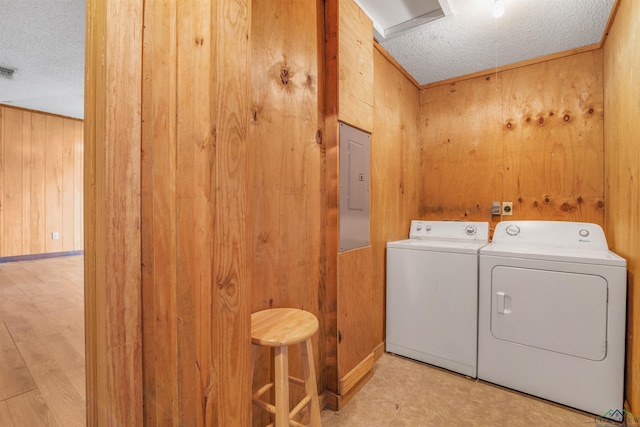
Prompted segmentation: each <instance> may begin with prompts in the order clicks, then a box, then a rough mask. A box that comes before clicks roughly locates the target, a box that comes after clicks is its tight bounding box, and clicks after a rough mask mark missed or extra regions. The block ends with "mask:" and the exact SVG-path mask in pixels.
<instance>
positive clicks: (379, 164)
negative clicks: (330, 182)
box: [369, 49, 421, 346]
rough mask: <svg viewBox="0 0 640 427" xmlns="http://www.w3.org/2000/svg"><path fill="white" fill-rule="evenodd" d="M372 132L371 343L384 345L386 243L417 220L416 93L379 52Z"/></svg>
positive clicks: (401, 235) (404, 235) (399, 236)
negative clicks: (412, 221) (413, 220)
mask: <svg viewBox="0 0 640 427" xmlns="http://www.w3.org/2000/svg"><path fill="white" fill-rule="evenodd" d="M374 71H375V72H374V83H375V85H374V95H375V96H374V98H375V105H374V107H375V108H374V111H375V121H374V122H375V128H374V132H373V137H372V140H371V141H372V142H371V224H372V227H371V246H372V250H373V254H372V256H373V266H372V268H373V269H372V271H373V294H372V305H373V307H374V309H373V312H372V319H370V320H369V324H370V327H373V333H374V335H373V345H374V346H375V345H378V344H381V343H382V342H383V341H384V331H385V310H384V307H385V301H386V291H385V290H386V288H385V282H386V245H387V242H388V241H390V240H400V239H405V238H407V235H408V231H409V223H410V221H411V220H412V219H414V218H417V217H418V204H419V196H420V192H419V188H420V173H419V170H420V149H421V147H420V138H419V136H418V111H419V104H420V91H419V90H418V88H417V87H416V86H415V85H414V84H413V83H412V82H410V81H409V80H407V78H406V77H405V76H404V75H403V74H402V73H401V72H400V71H399V70H398V69H397V68H396V67H395V66H394V65H393V64H392V63H390V62H389V61H388V60H387V58H386V57H385V56H384V55H383V54H382V53H381V52H380V51H379V50H377V49H376V50H375V52H374Z"/></svg>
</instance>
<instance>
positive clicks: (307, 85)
mask: <svg viewBox="0 0 640 427" xmlns="http://www.w3.org/2000/svg"><path fill="white" fill-rule="evenodd" d="M318 7H319V6H318V5H317V4H316V2H309V1H306V0H302V1H300V0H296V1H283V0H269V1H254V2H252V11H251V13H252V20H251V34H252V36H251V116H250V125H249V140H250V141H251V149H250V150H249V151H248V155H249V170H250V171H251V173H250V175H249V179H250V182H249V185H250V188H249V190H250V194H251V196H250V198H249V200H250V205H249V210H250V211H251V212H254V213H255V214H254V215H253V216H252V220H251V242H250V246H249V247H250V248H252V251H253V254H252V256H251V257H250V267H249V269H250V271H251V272H252V283H251V311H252V312H254V311H258V310H262V309H265V308H269V307H298V308H302V309H305V310H308V311H310V312H312V313H314V314H316V315H317V316H318V317H319V318H322V316H321V315H320V308H319V304H320V301H319V298H318V292H319V288H320V286H321V284H320V283H321V277H320V275H321V267H320V265H319V260H320V256H321V250H322V248H321V225H322V222H321V217H320V215H318V213H319V212H320V211H321V209H322V193H321V185H322V175H321V146H320V143H321V142H322V137H321V135H318V132H319V129H320V123H319V117H320V114H319V108H320V107H319V91H320V90H322V88H321V84H322V81H321V80H320V78H319V65H318V45H319V43H321V42H322V36H321V34H322V33H318V19H319V18H318V15H320V16H321V15H322V13H321V11H322V9H321V8H320V9H318ZM321 336H323V333H322V332H321V333H320V334H318V336H316V337H314V340H315V341H316V342H317V340H318V339H321V338H320V337H321ZM322 347H324V346H317V348H322ZM266 354H267V352H265V351H262V352H260V351H259V350H257V351H256V361H255V365H254V370H255V372H256V373H255V374H254V376H253V381H254V384H255V387H258V386H261V385H264V384H266V383H267V382H268V380H269V376H270V365H269V363H268V359H267V357H266ZM314 357H315V359H316V360H317V361H318V363H320V360H322V359H320V352H318V353H317V354H315V355H314ZM290 364H291V369H292V371H293V372H296V371H297V372H301V366H300V359H299V358H298V357H297V353H295V352H294V355H293V357H292V358H291V359H290ZM317 372H319V373H320V372H321V369H318V370H317ZM271 374H272V373H271ZM318 382H319V383H320V382H321V381H318ZM299 392H300V390H299V389H297V388H293V389H292V393H294V397H297V396H298V394H300V393H299ZM253 412H254V419H253V425H256V426H257V425H263V424H266V423H267V422H266V420H268V414H267V413H265V411H263V410H261V409H260V408H257V407H254V411H253ZM263 419H264V420H265V422H262V420H263Z"/></svg>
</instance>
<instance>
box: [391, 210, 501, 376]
mask: <svg viewBox="0 0 640 427" xmlns="http://www.w3.org/2000/svg"><path fill="white" fill-rule="evenodd" d="M488 238H489V224H488V223H486V222H462V221H411V229H410V232H409V239H408V240H400V241H396V242H388V243H387V319H386V351H388V352H391V353H395V354H399V355H402V356H406V357H409V358H411V359H415V360H419V361H422V362H426V363H430V364H432V365H436V366H440V367H442V368H446V369H449V370H451V371H454V372H458V373H461V374H464V375H468V376H470V377H474V378H475V377H476V375H477V369H476V368H477V322H478V318H477V314H478V312H477V309H478V250H479V249H480V248H481V247H482V246H484V245H486V244H487V241H488Z"/></svg>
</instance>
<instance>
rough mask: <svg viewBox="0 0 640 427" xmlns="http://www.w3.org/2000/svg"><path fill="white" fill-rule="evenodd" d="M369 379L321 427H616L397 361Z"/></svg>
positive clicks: (384, 361)
mask: <svg viewBox="0 0 640 427" xmlns="http://www.w3.org/2000/svg"><path fill="white" fill-rule="evenodd" d="M374 369H375V370H374V376H373V378H372V379H371V380H370V381H369V382H368V383H367V384H366V385H365V386H364V387H363V388H362V390H360V392H358V393H357V394H356V396H355V397H354V398H353V399H352V400H351V401H350V402H349V403H347V405H345V407H344V408H343V409H342V410H341V411H340V412H334V411H331V410H324V411H322V425H323V427H377V426H380V427H396V426H397V427H400V426H411V427H422V426H425V427H426V426H451V427H455V426H505V427H507V426H508V427H518V426H581V427H594V426H621V425H622V424H618V423H614V422H607V421H605V420H601V419H599V418H597V417H594V416H592V415H589V414H585V413H582V412H578V411H575V410H572V409H568V408H565V407H563V406H560V405H555V404H552V403H549V402H546V401H544V400H540V399H537V398H533V397H530V396H526V395H523V394H520V393H517V392H514V391H511V390H507V389H504V388H501V387H497V386H494V385H491V384H488V383H485V382H483V381H478V380H473V379H470V378H467V377H464V376H461V375H458V374H455V373H452V372H449V371H446V370H442V369H439V368H435V367H432V366H429V365H425V364H422V363H418V362H415V361H412V360H408V359H405V358H402V357H398V356H394V355H390V354H384V355H383V356H382V357H381V358H380V359H379V360H378V361H377V362H376V364H375V368H374Z"/></svg>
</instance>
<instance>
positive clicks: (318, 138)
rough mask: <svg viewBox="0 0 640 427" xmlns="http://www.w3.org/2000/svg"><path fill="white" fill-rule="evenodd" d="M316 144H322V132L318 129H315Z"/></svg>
mask: <svg viewBox="0 0 640 427" xmlns="http://www.w3.org/2000/svg"><path fill="white" fill-rule="evenodd" d="M316 144H322V132H321V131H320V129H318V130H317V131H316Z"/></svg>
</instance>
